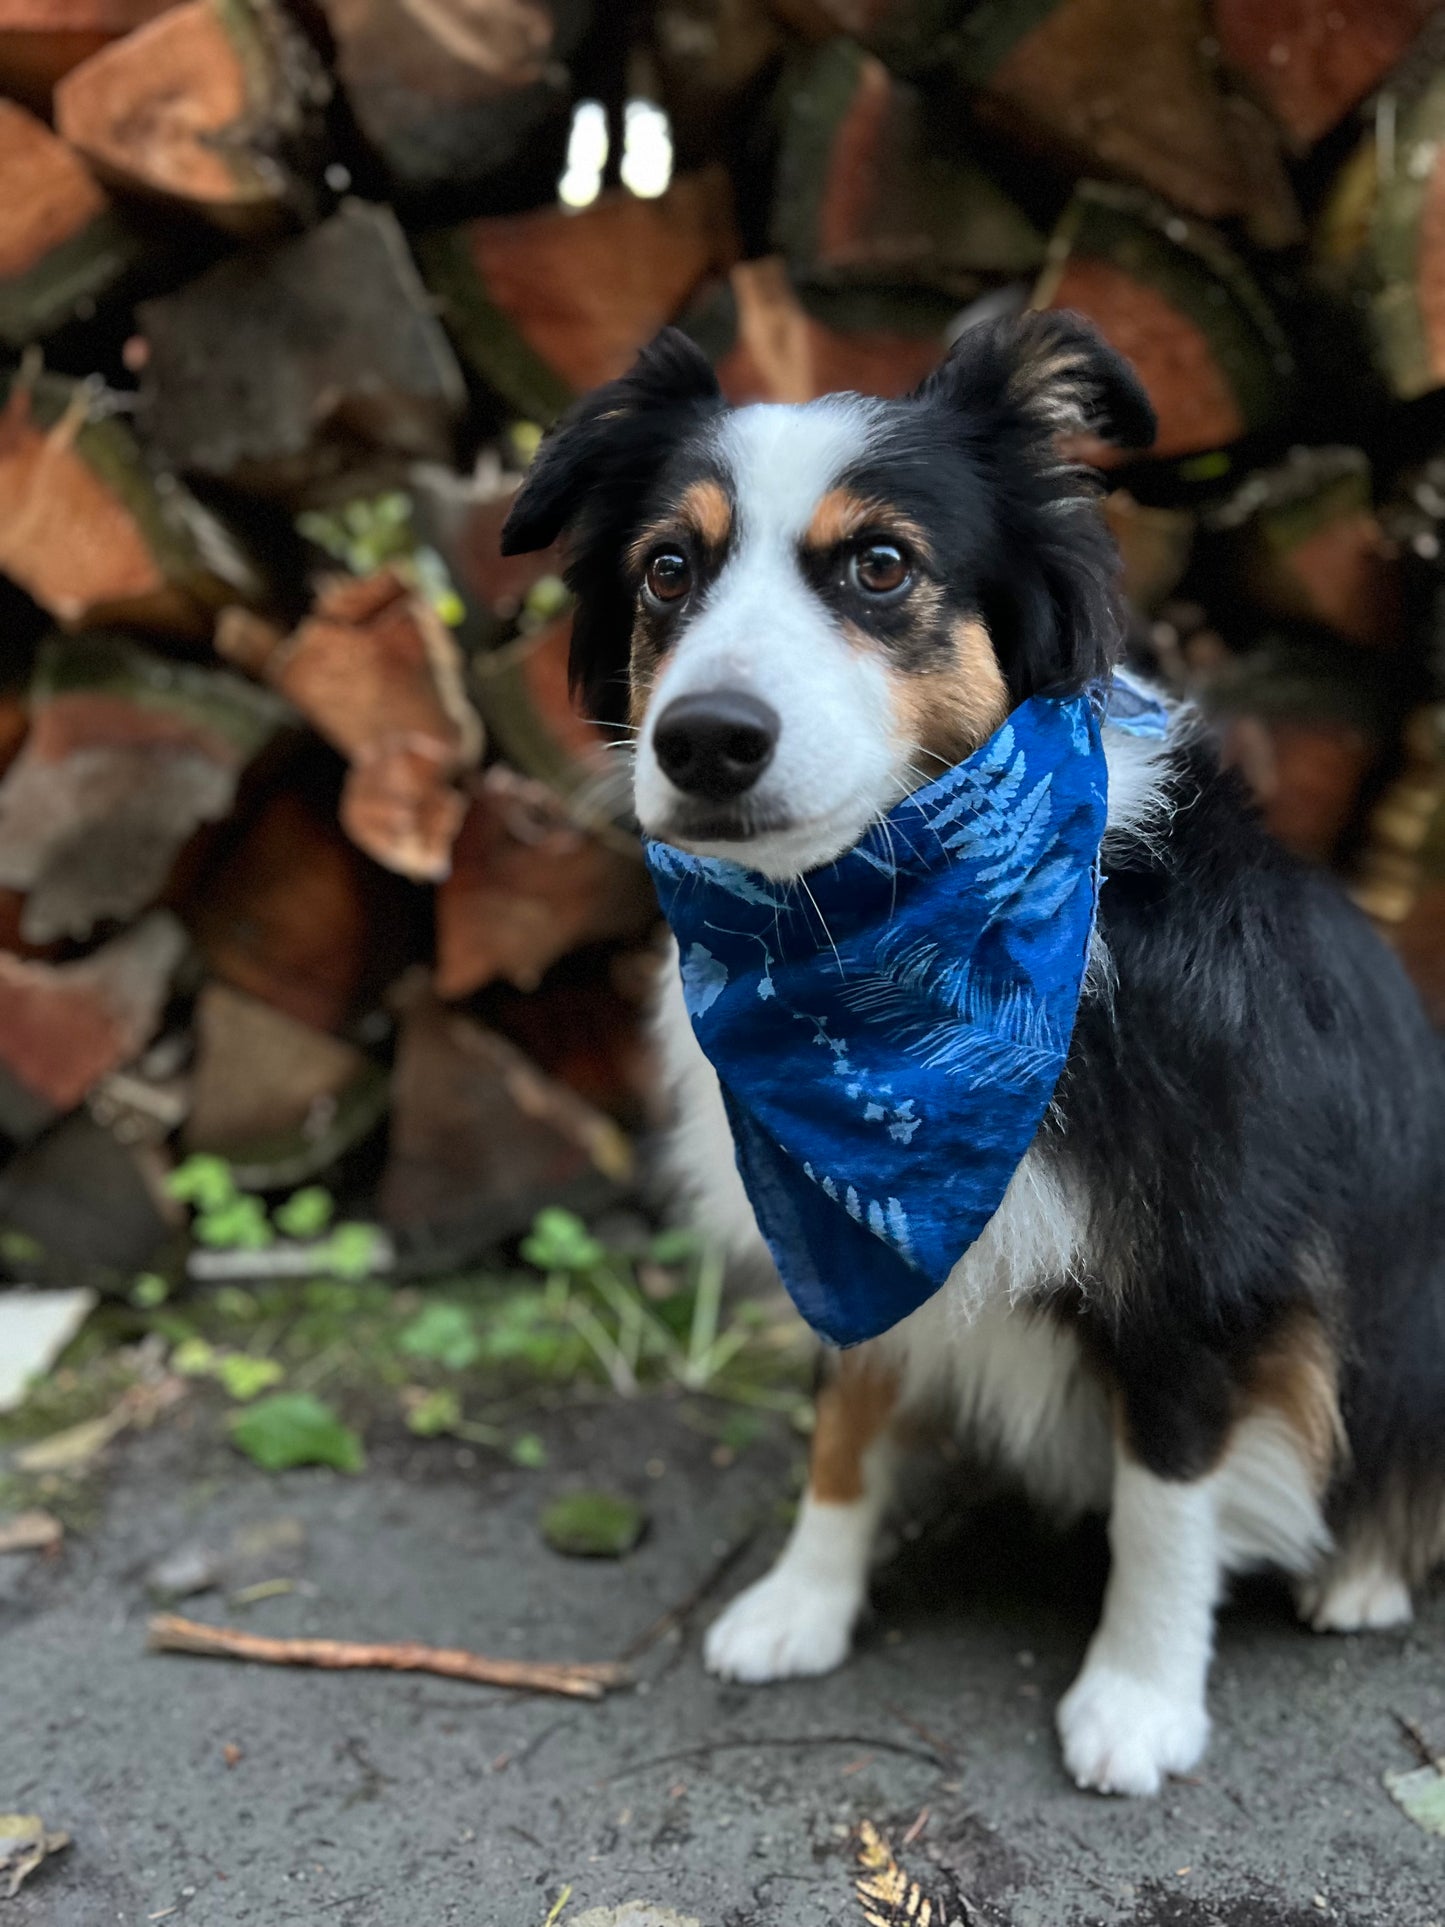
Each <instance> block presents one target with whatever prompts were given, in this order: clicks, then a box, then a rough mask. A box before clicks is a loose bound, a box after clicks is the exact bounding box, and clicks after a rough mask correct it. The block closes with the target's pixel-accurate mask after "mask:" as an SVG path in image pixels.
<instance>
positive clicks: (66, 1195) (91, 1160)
mask: <svg viewBox="0 0 1445 1927" xmlns="http://www.w3.org/2000/svg"><path fill="white" fill-rule="evenodd" d="M4 1082H5V1072H4V1068H3V1066H0V1087H3V1085H4ZM163 1169H164V1167H163V1166H162V1165H161V1163H160V1161H159V1159H158V1157H157V1154H156V1152H155V1151H154V1149H152V1148H151V1147H149V1146H144V1145H141V1146H137V1145H131V1144H122V1143H121V1142H120V1141H119V1140H118V1139H117V1137H116V1135H115V1133H114V1132H113V1131H108V1130H107V1129H106V1128H105V1127H104V1125H101V1124H98V1123H97V1122H96V1120H95V1119H94V1118H93V1117H92V1116H90V1115H89V1113H88V1112H86V1111H76V1112H74V1113H73V1114H72V1115H71V1116H69V1117H66V1118H62V1119H61V1120H60V1122H59V1123H58V1124H55V1125H53V1126H52V1128H51V1129H49V1130H48V1131H46V1132H45V1134H44V1135H43V1136H42V1137H40V1138H38V1139H37V1140H36V1141H35V1142H34V1143H29V1144H26V1145H25V1146H24V1148H23V1149H22V1150H21V1151H19V1152H18V1153H17V1154H16V1156H15V1157H13V1158H12V1159H11V1160H10V1162H9V1163H8V1164H7V1165H6V1166H5V1168H4V1170H3V1171H0V1223H3V1224H4V1225H5V1226H6V1228H7V1229H8V1230H10V1231H12V1232H19V1233H21V1234H22V1235H23V1236H24V1237H27V1238H31V1239H33V1240H34V1241H35V1243H36V1244H37V1245H39V1247H40V1249H41V1252H42V1254H43V1255H42V1256H41V1257H40V1258H39V1259H38V1260H32V1261H31V1264H30V1265H27V1267H26V1269H27V1272H28V1273H29V1275H30V1276H32V1277H34V1278H36V1279H38V1280H39V1281H41V1282H43V1283H54V1284H57V1285H65V1286H74V1285H78V1284H93V1285H96V1286H99V1287H101V1288H102V1289H105V1290H109V1291H111V1292H121V1291H126V1290H128V1289H129V1288H130V1286H131V1285H132V1284H133V1283H134V1281H135V1277H136V1274H137V1272H141V1271H148V1270H150V1269H152V1268H153V1267H154V1266H155V1265H156V1264H157V1261H158V1260H159V1259H160V1257H161V1254H162V1251H163V1248H164V1246H165V1244H166V1241H167V1239H169V1238H170V1237H172V1236H173V1235H174V1234H175V1230H176V1226H175V1224H174V1222H173V1217H174V1213H175V1209H176V1207H175V1206H174V1205H173V1204H171V1203H170V1201H169V1200H168V1199H167V1198H166V1197H165V1195H164V1192H163V1190H162V1178H163ZM172 1382H174V1381H172ZM140 1389H141V1390H142V1391H143V1392H144V1393H145V1395H146V1396H147V1397H148V1398H152V1399H153V1398H154V1397H155V1395H156V1393H157V1392H158V1391H159V1390H160V1387H158V1386H154V1387H152V1386H146V1387H142V1388H140ZM135 1409H136V1407H134V1406H133V1407H132V1408H130V1411H132V1412H133V1411H134V1410H135ZM112 1419H113V1421H114V1424H115V1431H117V1432H118V1431H120V1430H122V1429H123V1428H124V1426H125V1425H127V1424H129V1423H130V1422H131V1418H130V1414H129V1413H125V1414H121V1413H119V1412H113V1413H112ZM32 1449H33V1450H35V1451H36V1452H37V1453H38V1452H39V1451H40V1446H39V1445H37V1446H36V1447H34V1448H32Z"/></svg>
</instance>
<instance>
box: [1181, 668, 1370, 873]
mask: <svg viewBox="0 0 1445 1927" xmlns="http://www.w3.org/2000/svg"><path fill="white" fill-rule="evenodd" d="M1195 660H1196V662H1197V661H1198V657H1197V655H1196V657H1195ZM1396 682H1397V679H1396V678H1395V677H1394V676H1393V675H1390V674H1383V675H1382V674H1381V672H1380V666H1379V659H1378V658H1377V657H1375V656H1370V655H1366V654H1364V653H1363V652H1361V651H1359V650H1357V649H1354V648H1351V647H1350V646H1349V645H1348V644H1343V643H1340V644H1335V645H1331V643H1330V642H1329V640H1328V639H1327V638H1323V637H1315V636H1311V637H1309V638H1307V639H1305V638H1301V639H1292V638H1289V637H1287V636H1277V637H1268V638H1266V639H1265V640H1264V641H1262V642H1261V643H1260V644H1259V645H1258V646H1257V647H1255V648H1253V649H1251V650H1250V651H1248V652H1247V653H1245V654H1244V655H1228V654H1224V653H1223V652H1221V655H1220V658H1219V660H1218V661H1217V662H1216V663H1215V664H1214V665H1213V666H1212V667H1209V668H1206V669H1204V670H1203V671H1202V673H1200V672H1198V671H1197V672H1196V690H1197V693H1198V695H1199V696H1200V699H1201V701H1202V702H1203V704H1204V706H1205V708H1206V709H1207V710H1208V712H1209V713H1210V714H1211V715H1212V716H1213V717H1214V718H1215V720H1216V722H1217V724H1218V727H1219V730H1220V734H1221V738H1222V744H1223V750H1224V755H1225V759H1226V761H1228V762H1230V763H1231V764H1233V765H1235V766H1236V767H1237V768H1238V769H1239V770H1240V771H1241V773H1242V774H1243V775H1244V777H1245V779H1246V781H1247V782H1248V783H1249V785H1250V787H1251V789H1252V790H1253V791H1254V795H1255V798H1256V801H1257V802H1258V803H1259V806H1260V810H1261V812H1262V814H1263V817H1264V821H1265V825H1266V827H1267V828H1268V829H1269V830H1270V831H1271V833H1272V834H1273V835H1274V836H1276V837H1277V838H1278V839H1279V841H1280V842H1281V843H1283V844H1285V845H1286V847H1287V848H1289V849H1291V850H1293V851H1295V853H1296V854H1297V855H1300V856H1304V857H1308V858H1309V859H1311V860H1312V861H1314V862H1329V861H1331V860H1333V859H1334V858H1335V857H1336V856H1337V855H1338V854H1339V851H1340V848H1341V845H1342V842H1343V839H1344V837H1345V834H1346V832H1347V831H1348V830H1349V829H1350V828H1351V827H1352V825H1353V824H1354V822H1355V819H1356V815H1357V812H1358V809H1359V804H1360V798H1361V796H1362V794H1363V792H1364V788H1365V784H1366V782H1367V781H1368V779H1369V778H1370V776H1371V775H1372V774H1373V773H1374V771H1375V770H1376V769H1377V768H1378V767H1379V765H1380V762H1381V759H1382V757H1383V756H1385V755H1386V754H1387V753H1388V750H1389V747H1390V745H1391V744H1392V743H1393V741H1394V739H1395V733H1396V729H1397V727H1398V722H1399V706H1398V693H1397V687H1396Z"/></svg>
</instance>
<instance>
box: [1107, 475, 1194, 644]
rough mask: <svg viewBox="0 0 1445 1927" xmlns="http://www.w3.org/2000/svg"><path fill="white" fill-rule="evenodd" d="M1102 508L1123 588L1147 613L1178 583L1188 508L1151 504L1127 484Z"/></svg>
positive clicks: (1185, 557)
mask: <svg viewBox="0 0 1445 1927" xmlns="http://www.w3.org/2000/svg"><path fill="white" fill-rule="evenodd" d="M1104 514H1105V517H1106V518H1107V520H1108V524H1109V529H1110V532H1111V533H1112V535H1113V537H1114V540H1115V541H1116V542H1117V543H1118V545H1119V559H1120V561H1121V562H1122V564H1123V568H1124V593H1125V595H1127V596H1128V598H1129V600H1130V602H1132V603H1133V605H1134V607H1135V608H1136V609H1138V610H1139V611H1140V612H1141V613H1142V614H1144V615H1152V614H1153V613H1154V611H1155V610H1156V609H1157V608H1158V607H1159V605H1160V603H1162V602H1163V601H1164V600H1165V599H1166V598H1167V597H1168V596H1170V595H1172V594H1173V592H1174V590H1175V589H1176V588H1177V587H1178V586H1179V580H1180V577H1181V576H1182V575H1183V574H1184V571H1185V569H1186V568H1188V566H1189V557H1190V553H1191V551H1192V549H1193V547H1194V529H1195V517H1194V514H1193V512H1192V511H1191V510H1189V509H1182V508H1155V507H1152V506H1149V505H1147V504H1145V503H1143V502H1136V501H1135V499H1134V497H1133V496H1132V495H1131V494H1130V493H1129V491H1128V489H1125V488H1116V489H1114V490H1112V491H1111V493H1110V494H1109V495H1108V497H1107V498H1106V500H1105V502H1104Z"/></svg>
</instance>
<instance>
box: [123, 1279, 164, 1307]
mask: <svg viewBox="0 0 1445 1927" xmlns="http://www.w3.org/2000/svg"><path fill="white" fill-rule="evenodd" d="M170 1295H171V1288H170V1286H169V1285H168V1284H167V1283H166V1281H165V1279H164V1278H162V1277H161V1275H160V1273H159V1272H156V1271H143V1272H142V1273H141V1275H140V1277H139V1278H137V1279H136V1281H135V1283H134V1284H133V1285H132V1286H131V1288H130V1302H131V1303H132V1304H133V1305H135V1306H136V1307H137V1308H138V1309H139V1310H141V1311H154V1310H155V1308H156V1306H157V1305H163V1304H164V1303H165V1302H166V1300H167V1298H169V1297H170Z"/></svg>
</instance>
